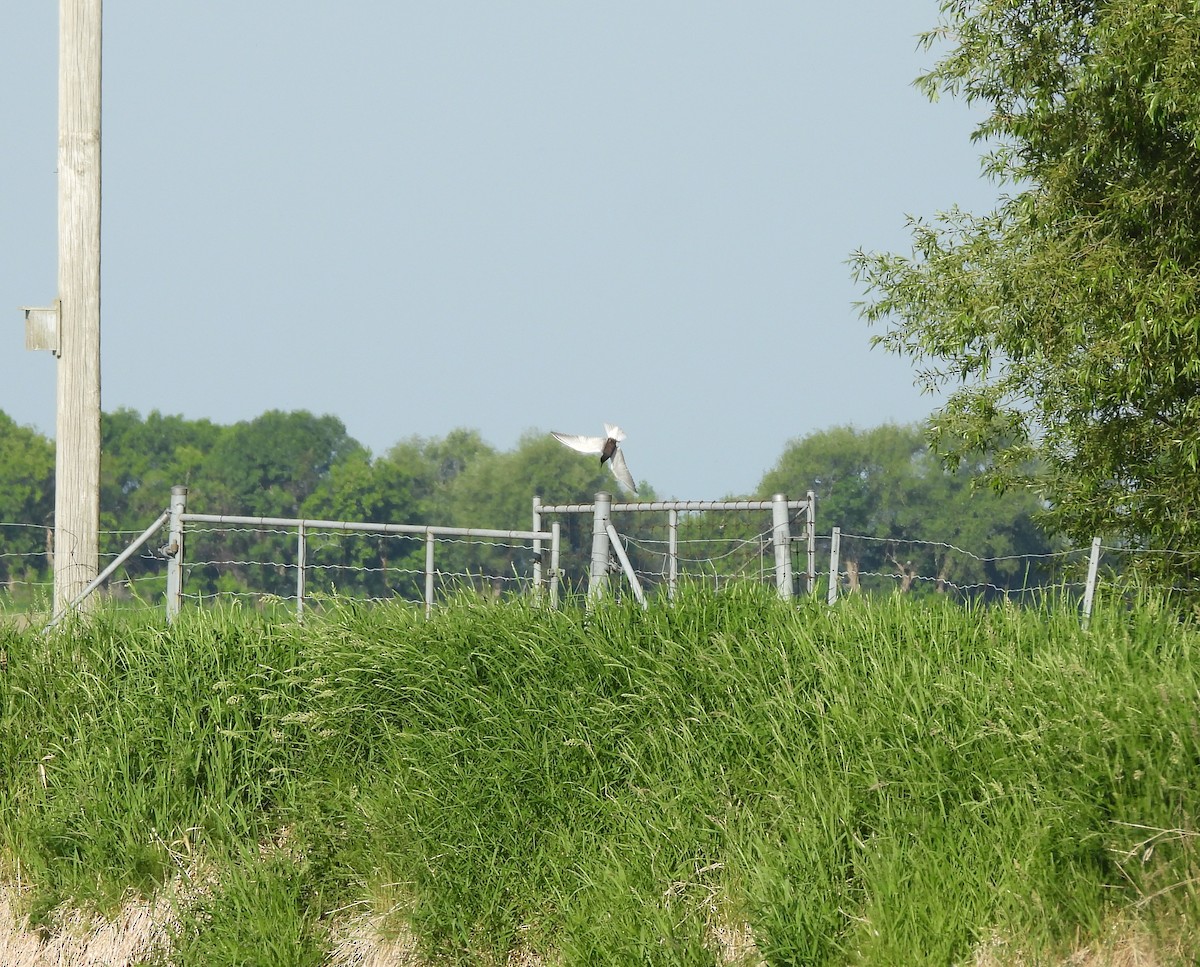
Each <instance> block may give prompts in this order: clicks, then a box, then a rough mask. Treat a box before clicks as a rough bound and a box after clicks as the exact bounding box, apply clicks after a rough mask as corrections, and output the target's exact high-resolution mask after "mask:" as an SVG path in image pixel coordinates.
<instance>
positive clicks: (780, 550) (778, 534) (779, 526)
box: [771, 494, 792, 601]
mask: <svg viewBox="0 0 1200 967" xmlns="http://www.w3.org/2000/svg"><path fill="white" fill-rule="evenodd" d="M771 522H772V527H771V540H772V541H773V543H774V544H775V589H776V590H777V591H778V592H779V596H780V597H781V598H783V599H784V600H785V601H787V600H790V599H791V597H792V533H791V529H790V528H789V526H788V505H787V497H786V496H785V495H783V494H775V496H774V497H772V498H771Z"/></svg>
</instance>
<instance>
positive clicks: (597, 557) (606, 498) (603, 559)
mask: <svg viewBox="0 0 1200 967" xmlns="http://www.w3.org/2000/svg"><path fill="white" fill-rule="evenodd" d="M611 513H612V495H611V494H609V493H606V492H605V491H603V490H602V491H600V492H599V493H598V494H596V503H595V506H594V508H593V510H592V565H591V569H590V570H589V571H588V602H589V603H590V602H592V601H595V600H597V599H598V598H601V597H603V596H604V592H605V589H606V588H607V586H608V557H609V541H608V521H609V516H610V515H611Z"/></svg>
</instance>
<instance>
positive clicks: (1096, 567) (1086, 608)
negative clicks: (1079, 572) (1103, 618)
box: [1083, 537, 1100, 631]
mask: <svg viewBox="0 0 1200 967" xmlns="http://www.w3.org/2000/svg"><path fill="white" fill-rule="evenodd" d="M1099 572H1100V538H1099V537H1095V538H1092V554H1091V557H1090V558H1089V559H1088V576H1087V585H1086V586H1085V587H1084V589H1083V630H1084V631H1087V626H1088V623H1089V622H1090V621H1091V620H1092V601H1093V600H1094V599H1095V597H1096V577H1097V575H1098V574H1099Z"/></svg>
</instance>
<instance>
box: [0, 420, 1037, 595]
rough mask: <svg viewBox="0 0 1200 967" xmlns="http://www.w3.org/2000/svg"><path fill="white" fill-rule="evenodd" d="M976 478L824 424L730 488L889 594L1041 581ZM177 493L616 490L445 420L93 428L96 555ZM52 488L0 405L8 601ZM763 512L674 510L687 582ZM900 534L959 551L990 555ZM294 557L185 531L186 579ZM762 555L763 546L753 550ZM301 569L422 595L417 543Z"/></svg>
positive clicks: (501, 497) (511, 519) (213, 504)
mask: <svg viewBox="0 0 1200 967" xmlns="http://www.w3.org/2000/svg"><path fill="white" fill-rule="evenodd" d="M985 470H986V467H985V466H984V465H983V464H979V465H973V466H968V465H966V464H964V465H963V466H962V467H960V468H959V469H958V472H951V471H949V470H948V469H947V468H946V467H945V466H944V465H943V464H942V463H941V461H939V460H938V458H937V457H936V456H934V455H933V454H932V453H931V452H930V450H929V449H928V447H927V445H926V442H925V439H924V434H923V431H922V429H921V427H919V426H901V425H894V424H888V425H884V426H880V427H876V428H873V429H868V430H858V429H854V428H851V427H835V428H833V429H829V430H825V431H822V432H819V433H813V434H810V435H808V436H804V437H802V438H797V439H795V440H792V441H790V442H788V443H787V444H786V446H785V447H784V449H783V452H782V454H781V456H780V457H779V460H778V462H777V463H776V464H775V466H774V467H773V468H771V469H770V470H769V471H768V472H767V473H766V474H765V475H764V476H763V478H762V480H761V482H760V485H759V487H758V489H757V491H756V492H755V493H754V494H751V495H733V494H731V495H727V496H728V497H738V496H753V497H759V498H763V497H769V496H770V495H771V494H774V493H786V494H787V495H789V496H790V497H803V495H804V494H805V493H806V492H808V491H810V490H811V491H813V492H814V493H815V494H816V496H817V508H818V509H817V519H818V529H819V531H820V532H821V533H823V534H828V533H829V529H830V528H831V527H833V526H839V527H841V528H842V529H843V530H844V531H846V532H848V533H851V534H856V535H862V536H865V537H869V538H872V540H871V541H868V542H859V543H858V544H855V545H847V548H846V549H845V551H844V563H845V564H846V566H847V568H848V569H849V570H850V572H851V574H854V573H857V572H860V571H861V572H862V573H875V572H885V573H892V574H895V575H897V578H898V580H899V581H900V582H901V584H902V586H903V587H904V588H905V589H911V590H914V591H916V590H922V589H926V590H928V589H929V588H928V586H914V584H913V580H912V579H913V577H914V576H915V575H917V574H920V575H922V576H924V577H926V578H930V579H933V585H932V587H933V589H934V590H945V589H947V588H951V587H955V586H961V585H973V584H979V585H990V586H991V587H992V588H993V589H1001V588H1003V589H1009V588H1020V587H1022V586H1024V585H1027V584H1029V585H1035V586H1036V585H1038V584H1043V583H1045V581H1047V580H1049V578H1050V576H1049V574H1048V572H1046V571H1045V570H1044V569H1036V568H1035V570H1034V571H1032V572H1031V571H1030V570H1029V565H1030V561H1029V560H1023V559H1022V558H1023V557H1024V558H1030V557H1031V556H1033V555H1039V554H1046V553H1048V552H1050V551H1051V550H1053V549H1054V547H1055V546H1056V545H1055V543H1054V541H1053V540H1052V539H1051V538H1049V537H1047V536H1046V535H1045V534H1044V533H1043V532H1042V531H1041V530H1039V528H1038V527H1037V525H1036V523H1035V518H1036V516H1037V514H1038V512H1039V511H1040V510H1041V509H1042V508H1041V507H1040V505H1039V503H1038V501H1037V500H1036V499H1035V498H1033V497H1032V496H1029V495H1025V494H1020V493H1016V492H1010V493H1008V494H1004V495H998V494H995V493H993V492H991V491H988V490H986V489H982V490H981V489H980V488H978V487H977V486H975V484H976V483H977V482H978V480H979V479H980V477H981V475H982V474H983V473H984V472H985ZM176 484H182V485H184V486H187V487H188V490H189V497H188V509H189V510H191V511H194V512H197V513H207V514H226V515H238V516H254V517H284V518H298V517H302V518H309V519H321V520H356V521H374V522H387V523H400V524H442V525H450V526H460V527H480V528H484V527H486V528H501V529H521V530H523V529H528V528H529V527H530V526H531V499H532V497H533V496H534V495H535V494H536V495H539V496H540V497H541V498H542V499H543V501H544V502H545V503H575V502H587V501H590V500H591V498H592V496H593V495H594V494H595V493H596V492H597V491H599V490H608V491H612V490H613V482H612V479H611V477H610V476H609V474H608V473H607V471H606V470H605V469H604V468H602V467H601V466H600V465H599V463H598V462H597V461H595V460H591V459H586V458H582V457H580V456H579V455H578V454H574V453H572V452H571V451H569V450H567V449H565V448H563V447H562V446H560V445H559V444H558V443H557V442H556V441H554V440H553V439H552V438H551V437H550V436H549V434H547V433H542V432H538V431H531V432H529V433H527V434H526V435H525V436H523V437H522V438H521V439H520V440H519V441H518V443H517V445H516V447H515V448H514V449H512V450H509V451H500V450H497V449H496V448H494V447H492V446H491V445H489V444H488V443H487V442H486V441H484V440H483V438H482V437H481V436H480V434H479V433H478V432H477V431H476V430H471V429H456V430H453V431H452V432H450V433H448V434H447V435H445V436H443V437H421V436H410V437H408V438H406V439H403V440H400V441H399V442H398V443H396V444H395V445H394V446H393V447H391V448H390V449H389V450H388V451H387V452H385V453H383V454H380V455H377V456H376V455H373V454H372V453H371V452H370V451H369V450H368V449H367V448H366V447H365V446H363V445H362V444H361V443H359V442H358V441H357V440H355V439H354V438H353V437H351V436H350V435H349V434H348V433H347V431H346V427H345V426H344V424H343V423H342V422H341V421H340V420H339V419H338V418H336V417H334V416H330V415H324V416H316V415H314V414H312V413H309V412H307V411H303V410H300V411H291V412H283V411H278V410H272V411H269V412H266V413H264V414H262V415H261V416H258V417H256V418H254V419H251V420H246V421H243V422H239V423H235V424H232V425H225V426H222V425H218V424H216V423H213V422H211V421H209V420H205V419H185V418H184V417H182V416H172V415H164V414H162V413H159V412H157V411H153V412H150V413H149V414H148V415H146V416H142V415H141V414H139V413H138V412H136V411H134V410H129V409H120V410H117V411H115V412H113V413H108V414H105V416H104V418H103V420H102V457H101V499H100V503H101V529H102V532H103V533H102V548H101V553H102V557H103V558H104V559H106V560H107V559H111V557H112V556H113V555H115V554H117V553H119V552H120V551H121V550H122V549H123V548H124V547H125V546H126V545H127V544H128V543H129V541H130V540H132V538H133V537H135V536H136V535H138V534H139V533H141V531H142V530H143V529H144V528H145V527H146V526H147V525H148V524H150V523H151V522H153V521H154V519H155V518H156V517H158V515H159V514H161V513H162V512H163V510H164V509H165V508H166V507H167V506H168V504H169V501H170V492H171V488H172V486H174V485H176ZM639 487H640V489H641V497H642V499H650V500H653V499H655V497H656V494H655V491H654V488H653V487H652V486H651V485H650V484H649V483H646V482H641V481H640V482H639ZM53 494H54V443H53V441H52V440H50V439H48V438H46V437H44V436H42V435H41V434H39V433H38V432H36V431H34V430H32V429H30V428H28V427H22V426H18V425H17V424H15V423H14V421H13V420H12V419H10V418H9V417H7V416H6V415H4V414H3V413H2V412H0V541H2V542H3V543H2V544H0V548H2V550H0V584H2V585H3V586H6V587H8V588H9V591H10V593H16V591H17V589H18V588H19V587H21V586H29V585H33V584H36V583H38V582H39V581H45V580H47V579H48V574H49V573H50V554H51V553H52V526H53ZM654 516H655V515H651V514H634V515H628V519H626V520H623V521H621V522H620V529H621V532H622V534H623V535H625V536H627V537H629V538H631V542H630V548H631V556H632V557H633V558H634V564H635V567H637V568H638V569H639V571H641V572H642V573H644V574H645V575H646V576H647V577H646V580H647V582H648V583H649V584H654V583H655V582H656V580H661V578H662V574H663V570H664V568H663V562H662V554H663V550H662V542H663V541H664V540H665V520H664V519H658V520H655V519H652V518H653V517H654ZM769 518H770V515H769V514H758V515H749V514H746V515H733V516H730V515H727V514H717V513H698V514H688V515H684V516H683V517H682V519H681V521H680V530H679V537H680V541H681V543H682V544H683V545H684V546H685V547H688V548H695V550H692V551H688V552H687V554H688V555H691V556H692V557H693V558H694V557H695V556H696V555H701V556H704V557H705V560H704V562H703V563H702V564H699V565H696V567H695V570H694V573H702V574H706V575H707V574H711V575H713V576H714V577H720V576H722V575H724V574H728V573H733V572H734V571H735V570H736V569H737V568H739V567H743V566H744V561H741V562H740V563H739V560H738V559H737V556H736V555H728V554H725V553H724V551H725V549H726V548H728V547H730V546H732V545H736V544H737V543H738V542H742V543H744V544H745V545H746V546H747V547H748V548H749V551H748V552H747V553H748V554H751V555H753V554H754V553H756V551H755V548H756V547H757V545H756V544H755V543H754V540H755V537H756V535H757V536H760V537H765V535H766V534H767V532H768V531H769V527H770V519H769ZM560 523H561V527H562V530H563V545H564V550H565V553H564V558H563V561H562V564H563V566H564V569H565V571H566V572H567V573H566V576H567V580H568V582H569V583H572V582H574V584H575V585H576V586H578V585H579V583H581V582H582V580H583V576H584V575H585V574H586V568H587V559H588V553H589V548H590V535H591V526H592V522H591V519H590V518H589V517H586V515H578V514H574V515H564V517H563V518H562V520H561V521H560ZM13 525H20V526H13ZM910 541H936V542H941V543H942V544H955V545H958V546H960V547H963V548H965V549H967V550H969V551H971V552H972V553H973V554H975V555H977V556H978V557H979V558H985V559H990V560H982V561H980V560H975V559H973V558H969V557H964V556H962V555H953V554H950V553H948V552H946V549H945V548H944V547H940V548H939V546H932V545H931V546H918V545H912V544H910V543H908V542H910ZM294 548H295V537H294V534H282V533H273V532H271V531H270V530H249V529H246V530H242V529H233V530H221V531H216V530H212V531H209V530H206V529H204V528H202V527H197V528H194V529H193V530H192V531H191V532H190V534H189V537H188V554H187V558H188V561H189V563H190V567H189V571H188V579H187V580H188V587H187V590H188V591H189V592H190V593H195V594H216V593H222V592H236V591H253V592H263V591H266V592H270V593H278V594H281V595H288V594H291V593H294V592H293V589H294V580H295V579H294V574H289V573H288V567H287V562H288V561H290V560H294ZM759 550H760V551H761V552H762V553H764V554H765V555H767V556H769V554H770V549H769V546H767V544H766V543H765V542H764V543H763V545H762V547H761V548H760V549H759ZM438 553H439V560H438V566H439V568H443V569H447V570H451V571H453V570H454V569H456V568H465V569H466V570H468V571H469V570H470V568H471V567H472V566H474V567H476V568H478V569H479V571H480V572H481V573H486V574H489V575H507V574H511V575H515V576H517V577H518V578H520V577H527V576H528V574H529V571H530V569H531V564H532V559H531V555H530V551H529V549H528V548H527V547H517V546H514V547H507V546H502V545H494V546H487V547H485V548H483V549H480V548H475V549H474V550H473V551H472V550H470V549H468V548H466V547H456V546H450V547H447V548H445V549H439V552H438ZM472 554H473V555H474V556H473V557H472V556H471V555H472ZM996 558H1009V560H1007V561H997V560H994V559H996ZM309 563H310V566H320V567H321V568H322V569H323V571H322V573H323V575H324V576H325V581H324V585H325V587H326V589H328V587H335V588H336V589H337V590H338V591H342V592H345V593H350V594H355V595H369V596H380V597H388V596H393V595H397V594H399V595H401V596H405V597H412V598H419V597H420V596H421V593H422V591H423V582H422V581H421V580H419V579H418V576H419V575H420V574H421V571H422V569H423V567H424V548H423V545H422V543H421V541H420V540H416V539H414V540H408V541H404V540H397V539H395V538H386V537H381V536H379V535H366V534H363V535H350V536H338V537H337V539H336V540H329V541H327V542H325V543H324V544H318V545H316V546H315V549H314V554H313V557H312V559H311V560H310V562H309ZM126 570H127V572H128V576H129V577H130V578H131V579H134V578H136V577H137V576H138V574H139V573H140V572H141V571H150V570H155V571H161V566H160V564H157V565H156V563H155V562H153V561H146V560H144V559H139V558H134V559H132V560H131V561H130V563H129V564H128V565H127V568H126Z"/></svg>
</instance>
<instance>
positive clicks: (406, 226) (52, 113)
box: [0, 0, 997, 499]
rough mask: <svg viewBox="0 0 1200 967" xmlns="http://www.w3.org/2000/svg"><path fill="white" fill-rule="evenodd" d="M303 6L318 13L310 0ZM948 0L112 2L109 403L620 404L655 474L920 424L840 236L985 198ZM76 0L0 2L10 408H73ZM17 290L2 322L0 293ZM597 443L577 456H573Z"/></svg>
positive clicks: (500, 440)
mask: <svg viewBox="0 0 1200 967" xmlns="http://www.w3.org/2000/svg"><path fill="white" fill-rule="evenodd" d="M298 9H302V10H303V12H302V13H297V10H298ZM938 17H939V15H938V2H937V0H844V2H841V3H801V2H796V0H738V2H736V3H734V2H731V0H724V2H716V0H636V2H635V0H610V2H606V3H582V2H571V0H539V2H532V0H509V2H503V3H499V2H496V0H445V2H438V3H429V2H413V0H338V2H331V0H312V2H309V3H306V4H304V5H302V7H298V5H296V4H295V3H293V2H288V3H285V2H283V0H255V2H253V3H246V2H244V0H206V2H204V3H178V2H175V3H171V2H155V3H151V2H142V3H111V2H110V3H109V4H108V5H107V7H106V8H105V11H104V54H103V57H104V62H103V72H104V73H103V130H102V154H103V162H102V172H103V201H102V209H103V212H102V273H101V276H102V280H101V395H102V406H103V409H104V410H105V411H112V410H115V409H117V408H121V407H127V408H132V409H135V410H137V411H139V412H140V413H142V414H147V413H149V412H150V411H152V410H158V411H160V412H162V413H167V414H181V415H183V416H185V417H187V418H189V419H199V418H207V419H210V420H213V421H215V422H217V423H221V424H230V423H235V422H238V421H241V420H250V419H253V418H254V417H256V416H259V415H260V414H262V413H264V412H265V411H267V410H271V409H283V410H292V409H306V410H309V411H311V412H313V413H316V414H326V413H329V414H333V415H335V416H337V417H339V418H340V419H341V420H342V421H343V422H344V423H345V425H346V428H347V431H348V432H349V434H350V435H351V436H352V437H354V438H355V439H357V440H358V441H360V442H361V443H363V444H364V445H366V446H367V447H369V448H370V449H371V450H372V451H373V452H374V453H375V454H377V455H381V454H384V453H386V451H387V450H388V449H389V448H390V447H391V446H392V445H393V444H395V443H397V442H399V441H401V440H404V439H407V438H409V437H412V436H414V435H416V436H421V437H441V436H444V435H445V434H446V433H448V432H449V431H450V430H452V429H454V428H456V427H469V428H473V429H476V430H478V431H479V432H480V433H481V434H482V436H483V438H484V439H485V440H486V441H487V442H488V443H490V444H491V445H492V446H494V447H496V448H498V449H500V450H509V449H512V448H514V447H515V446H516V445H517V443H518V441H519V439H520V438H521V436H522V435H523V434H525V433H527V432H530V431H535V430H536V431H549V430H560V431H564V432H568V433H599V432H601V430H602V425H603V424H604V423H605V422H610V423H616V424H619V425H620V426H621V427H623V428H624V429H625V431H626V433H627V434H628V439H627V440H626V442H625V443H624V445H623V448H624V451H625V455H626V459H627V462H628V464H629V466H630V469H631V470H632V471H633V473H634V476H635V477H636V478H637V479H638V481H639V483H641V482H648V483H650V484H651V485H652V486H653V488H654V490H655V491H656V492H657V493H658V494H659V496H663V497H677V498H681V499H715V498H719V497H722V496H727V495H733V494H739V495H740V494H752V493H754V491H755V490H756V488H757V486H758V483H759V480H760V479H761V477H762V475H763V474H764V473H765V472H766V471H768V470H769V469H771V467H772V466H773V465H774V464H775V462H776V461H777V460H778V459H779V457H780V455H781V454H782V452H783V450H784V448H785V447H786V445H787V443H788V441H789V440H792V439H796V438H800V437H803V436H806V435H808V434H810V433H813V432H816V431H819V430H822V429H826V428H829V427H832V426H838V425H845V424H852V425H854V426H858V427H860V428H868V427H872V426H876V425H878V424H880V423H884V422H887V421H892V420H894V421H901V422H908V421H914V420H921V419H923V418H924V417H925V416H927V415H928V414H929V413H930V411H931V410H932V409H933V408H934V407H935V406H936V404H937V399H936V398H933V397H930V396H927V395H923V394H922V393H921V391H920V390H919V388H918V387H917V386H916V385H915V383H914V371H913V367H912V364H911V362H910V361H909V360H906V359H904V358H901V357H897V356H894V355H890V354H887V353H886V352H885V351H884V350H883V349H882V348H876V349H872V348H871V345H870V337H871V335H872V334H873V333H874V332H877V331H878V330H873V329H871V328H870V327H868V326H867V325H866V323H865V322H864V321H863V320H862V319H861V318H860V317H859V314H858V310H857V309H856V308H855V306H854V303H855V302H856V301H858V300H861V299H863V298H864V296H865V293H864V292H863V291H862V289H861V288H860V287H859V286H858V285H857V284H856V283H855V282H854V281H853V279H852V277H851V273H850V267H849V265H848V264H847V260H848V258H849V256H850V254H851V253H852V252H853V251H854V250H855V249H858V248H863V249H866V250H868V251H872V250H875V251H898V252H906V253H907V252H908V251H909V249H910V236H909V233H908V231H907V229H906V227H905V218H906V215H915V216H924V217H930V216H933V215H934V214H935V213H936V212H938V211H941V210H945V209H947V208H950V207H951V206H953V205H956V204H957V205H959V206H961V207H963V208H965V209H968V210H971V211H978V212H983V211H987V210H990V209H991V208H993V207H994V205H995V201H996V197H997V189H996V188H995V186H994V185H992V184H991V183H990V182H988V181H987V180H985V179H984V178H982V177H981V175H980V165H979V155H980V149H979V147H978V146H977V145H974V144H972V143H971V141H970V133H971V130H972V128H973V127H974V124H975V121H976V117H975V116H974V115H973V114H972V112H971V110H969V109H968V108H967V107H966V106H965V105H963V104H959V103H956V102H953V101H947V100H942V101H940V102H938V103H936V104H931V103H930V102H929V101H927V100H926V99H925V97H924V96H923V95H922V94H921V93H920V92H918V91H917V90H916V89H915V88H914V87H913V85H912V81H913V79H914V78H915V77H916V76H917V75H919V74H921V73H923V72H924V71H926V70H928V69H929V68H930V67H932V66H933V63H934V61H935V59H936V58H935V55H934V54H931V53H929V52H926V51H922V50H920V49H919V47H918V43H917V35H918V34H919V33H920V32H922V31H925V30H929V29H931V28H933V27H935V26H936V25H937V23H938ZM57 32H58V24H57V5H56V4H51V3H36V4H35V3H8V4H5V5H4V7H3V10H2V12H0V35H2V36H3V37H4V38H5V40H6V43H5V56H4V58H2V59H0V410H2V411H4V412H5V413H7V414H8V415H9V416H10V417H12V418H13V419H15V420H16V421H17V422H18V423H20V424H23V425H28V426H32V427H34V428H35V429H37V430H39V431H40V432H42V433H44V434H46V435H47V436H53V434H54V406H55V366H56V362H55V360H54V358H53V356H51V355H50V354H49V353H47V352H30V351H26V350H25V348H24V321H23V320H24V317H23V314H22V312H21V307H22V306H30V305H32V306H43V305H49V304H50V303H51V302H52V301H53V299H54V298H55V296H56V291H55V290H56V277H57V275H56V274H57V268H56V265H57V249H56V245H57V243H56V238H55V233H56V230H57V228H56V225H57V222H56V205H57V195H56V191H57V188H56V174H55V167H56V150H57V149H56V145H57V115H56V112H57V93H56V89H57V76H58V65H57V57H58V52H57V51H58V47H57V45H58V38H57ZM3 320H7V321H6V322H5V321H3ZM581 459H585V458H582V457H581Z"/></svg>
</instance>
